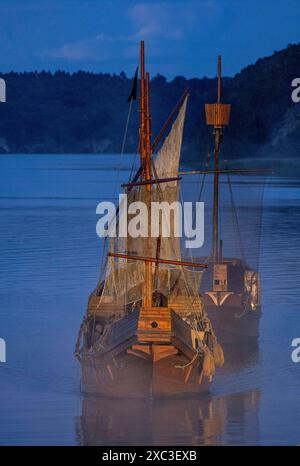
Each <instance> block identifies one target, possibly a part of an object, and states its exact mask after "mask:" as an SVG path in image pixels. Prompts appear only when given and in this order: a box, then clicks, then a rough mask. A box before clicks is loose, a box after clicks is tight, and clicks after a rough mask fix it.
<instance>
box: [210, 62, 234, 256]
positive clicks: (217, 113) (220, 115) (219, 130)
mask: <svg viewBox="0 0 300 466" xmlns="http://www.w3.org/2000/svg"><path fill="white" fill-rule="evenodd" d="M205 113H206V124H207V125H211V126H213V127H214V130H213V134H214V169H213V173H214V192H213V231H212V236H213V262H214V263H216V262H218V259H219V253H218V247H219V173H220V170H219V153H220V144H221V141H222V134H223V126H226V125H228V124H229V119H230V105H229V104H222V103H221V55H219V56H218V95H217V102H216V103H215V104H206V105H205Z"/></svg>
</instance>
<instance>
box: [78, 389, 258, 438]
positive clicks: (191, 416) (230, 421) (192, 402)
mask: <svg viewBox="0 0 300 466" xmlns="http://www.w3.org/2000/svg"><path fill="white" fill-rule="evenodd" d="M259 402H260V392H259V391H258V390H250V391H247V392H245V393H238V394H234V395H227V396H221V397H217V398H209V397H207V398H206V397H205V398H203V397H201V398H200V399H195V398H194V399H191V398H189V399H174V400H170V399H160V400H159V399H157V400H152V401H151V400H141V399H135V400H134V399H108V398H105V399H103V398H93V397H86V398H84V399H83V401H82V415H81V417H80V418H79V419H78V420H77V421H76V437H77V443H78V444H79V445H220V444H245V443H248V444H258V443H259V416H258V412H259ZM233 426H239V428H238V429H235V428H233Z"/></svg>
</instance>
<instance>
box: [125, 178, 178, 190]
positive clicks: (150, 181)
mask: <svg viewBox="0 0 300 466" xmlns="http://www.w3.org/2000/svg"><path fill="white" fill-rule="evenodd" d="M180 180H181V178H180V177H178V176H177V177H173V178H158V179H153V180H143V181H136V182H135V181H133V182H132V183H125V184H122V188H128V187H132V186H143V185H147V184H158V183H168V182H169V181H180Z"/></svg>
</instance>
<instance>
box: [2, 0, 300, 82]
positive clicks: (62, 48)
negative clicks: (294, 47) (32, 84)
mask: <svg viewBox="0 0 300 466" xmlns="http://www.w3.org/2000/svg"><path fill="white" fill-rule="evenodd" d="M0 15H1V29H0V44H1V47H0V50H1V57H0V71H2V72H6V71H10V70H15V71H23V70H34V69H37V70H41V69H46V70H52V71H53V70H56V69H64V70H67V71H76V70H78V69H84V70H90V71H96V72H98V71H108V72H115V73H119V72H120V71H122V70H125V71H126V73H128V74H129V75H132V74H133V71H134V67H135V65H136V63H137V59H138V43H139V41H140V39H144V40H145V42H146V53H147V63H148V68H149V69H150V72H151V73H152V75H153V74H156V73H158V72H160V73H161V74H164V75H165V76H167V77H168V78H172V77H174V76H175V75H179V74H181V75H185V76H187V77H193V76H204V75H206V76H212V75H214V74H215V70H216V55H217V54H218V53H222V55H223V70H224V74H226V75H233V74H235V73H236V72H238V71H239V70H240V69H241V68H243V67H244V66H246V65H247V64H250V63H253V62H255V61H256V60H257V58H259V57H261V56H266V55H269V54H272V53H273V51H274V50H279V49H281V48H284V47H285V46H286V45H287V44H288V43H293V42H300V1H299V0H248V1H247V0H185V1H184V0H165V1H159V0H157V1H155V0H154V1H147V0H144V1H139V0H135V1H133V0H113V1H106V0H52V1H50V0H0Z"/></svg>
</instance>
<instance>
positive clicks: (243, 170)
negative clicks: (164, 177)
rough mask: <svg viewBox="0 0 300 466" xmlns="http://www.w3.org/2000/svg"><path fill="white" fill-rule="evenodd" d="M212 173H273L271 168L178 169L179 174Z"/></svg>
mask: <svg viewBox="0 0 300 466" xmlns="http://www.w3.org/2000/svg"><path fill="white" fill-rule="evenodd" d="M214 173H270V174H272V173H274V172H273V170H272V169H271V168H232V169H228V170H227V169H224V170H193V171H180V172H178V174H179V175H209V174H214Z"/></svg>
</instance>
